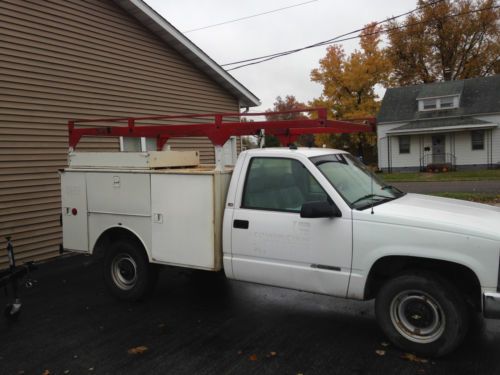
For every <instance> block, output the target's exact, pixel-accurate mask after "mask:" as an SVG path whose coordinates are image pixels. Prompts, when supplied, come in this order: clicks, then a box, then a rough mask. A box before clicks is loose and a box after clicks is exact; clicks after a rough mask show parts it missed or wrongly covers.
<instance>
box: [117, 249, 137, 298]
mask: <svg viewBox="0 0 500 375" xmlns="http://www.w3.org/2000/svg"><path fill="white" fill-rule="evenodd" d="M111 276H112V278H113V282H114V283H115V285H116V286H117V287H118V288H120V289H122V290H130V289H132V288H133V287H134V286H135V284H136V283H137V264H136V263H135V260H134V259H133V258H132V257H131V256H130V255H128V254H118V255H117V256H115V257H114V258H113V261H112V262H111Z"/></svg>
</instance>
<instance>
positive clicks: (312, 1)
mask: <svg viewBox="0 0 500 375" xmlns="http://www.w3.org/2000/svg"><path fill="white" fill-rule="evenodd" d="M316 1H319V0H309V1H305V2H303V3H298V4H294V5H289V6H287V7H283V8H278V9H273V10H269V11H267V12H262V13H257V14H252V15H250V16H246V17H241V18H236V19H233V20H229V21H224V22H220V23H214V24H212V25H207V26H202V27H198V28H196V29H191V30H187V31H183V33H184V34H187V33H191V32H193V31H199V30H205V29H210V28H212V27H216V26H221V25H227V24H228V23H233V22H238V21H243V20H248V19H250V18H255V17H259V16H263V15H265V14H271V13H276V12H280V11H282V10H286V9H290V8H295V7H299V6H301V5H306V4H310V3H314V2H316Z"/></svg>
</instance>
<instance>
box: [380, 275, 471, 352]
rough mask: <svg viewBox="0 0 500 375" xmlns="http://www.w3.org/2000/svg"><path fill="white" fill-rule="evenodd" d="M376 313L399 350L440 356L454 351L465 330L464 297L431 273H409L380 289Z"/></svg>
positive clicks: (390, 281) (465, 312)
mask: <svg viewBox="0 0 500 375" xmlns="http://www.w3.org/2000/svg"><path fill="white" fill-rule="evenodd" d="M375 311H376V315H377V320H378V322H379V325H380V327H381V328H382V330H383V331H384V333H385V334H386V335H387V337H388V338H389V339H390V340H391V341H392V342H393V343H394V344H395V345H396V346H398V347H399V348H401V349H403V350H406V351H410V352H414V353H418V354H420V355H425V356H433V357H439V356H442V355H445V354H447V353H449V352H451V351H452V350H454V349H455V348H456V347H457V346H458V345H459V344H460V343H461V341H462V340H463V338H464V336H465V334H466V332H467V328H468V322H469V320H468V312H467V306H466V304H465V301H464V299H463V297H462V296H461V295H460V293H459V292H458V290H457V289H456V288H455V287H454V286H453V285H451V284H450V283H449V282H448V281H447V280H445V279H442V278H440V277H439V276H438V275H434V274H431V273H419V272H416V273H411V274H405V275H402V276H398V277H396V278H394V279H391V280H389V281H388V282H387V283H386V284H385V285H383V286H382V288H381V289H380V291H379V293H378V295H377V298H376V301H375Z"/></svg>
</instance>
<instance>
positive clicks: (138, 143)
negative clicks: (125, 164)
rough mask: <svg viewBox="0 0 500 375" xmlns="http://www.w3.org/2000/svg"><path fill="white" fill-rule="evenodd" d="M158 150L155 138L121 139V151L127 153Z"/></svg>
mask: <svg viewBox="0 0 500 375" xmlns="http://www.w3.org/2000/svg"><path fill="white" fill-rule="evenodd" d="M155 150H156V139H155V138H145V137H141V138H136V137H121V139H120V151H125V152H146V151H155Z"/></svg>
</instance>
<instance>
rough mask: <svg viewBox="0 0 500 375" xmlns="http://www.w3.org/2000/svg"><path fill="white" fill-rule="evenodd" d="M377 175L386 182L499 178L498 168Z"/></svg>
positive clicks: (499, 170) (499, 171)
mask: <svg viewBox="0 0 500 375" xmlns="http://www.w3.org/2000/svg"><path fill="white" fill-rule="evenodd" d="M378 176H380V177H382V179H383V180H384V181H386V182H405V181H479V180H500V169H484V170H479V171H457V172H444V173H425V172H411V173H404V172H403V173H381V174H379V175H378Z"/></svg>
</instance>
